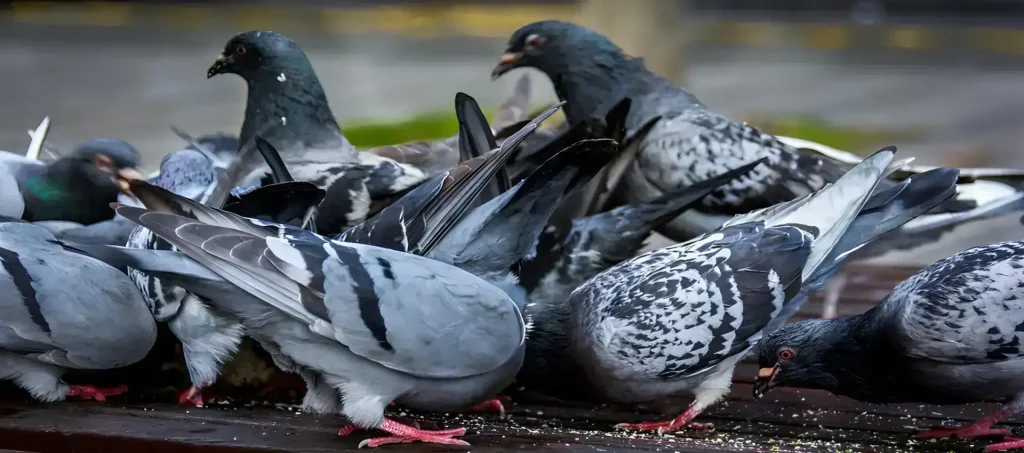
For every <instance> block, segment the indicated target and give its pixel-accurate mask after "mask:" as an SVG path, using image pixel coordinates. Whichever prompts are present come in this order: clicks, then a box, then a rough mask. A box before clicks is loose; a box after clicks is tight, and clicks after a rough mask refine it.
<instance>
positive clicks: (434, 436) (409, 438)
mask: <svg viewBox="0 0 1024 453" xmlns="http://www.w3.org/2000/svg"><path fill="white" fill-rule="evenodd" d="M377 429H379V430H381V431H385V432H387V433H388V434H391V436H389V437H374V438H370V439H365V440H363V441H362V442H360V443H359V448H363V447H369V448H374V447H379V446H381V445H388V444H398V443H403V444H404V443H409V442H416V441H419V442H423V443H430V444H445V445H469V443H467V442H466V441H464V440H461V439H453V437H459V436H462V435H464V434H466V429H465V428H457V429H449V430H444V431H425V430H420V429H416V428H413V427H411V426H408V425H403V424H401V423H398V422H396V421H394V420H391V419H389V418H385V419H384V422H383V423H381V424H380V426H378V427H377ZM350 432H351V431H350ZM339 434H340V432H339Z"/></svg>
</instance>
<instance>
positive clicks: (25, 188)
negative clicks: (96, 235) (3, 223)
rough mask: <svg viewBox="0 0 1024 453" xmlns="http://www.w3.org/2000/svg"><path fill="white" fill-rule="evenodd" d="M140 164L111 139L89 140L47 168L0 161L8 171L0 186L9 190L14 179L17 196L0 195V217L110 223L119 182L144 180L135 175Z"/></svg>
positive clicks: (135, 154)
mask: <svg viewBox="0 0 1024 453" xmlns="http://www.w3.org/2000/svg"><path fill="white" fill-rule="evenodd" d="M5 154H8V153H5ZM140 160H141V159H140V155H139V152H138V151H137V150H136V149H135V147H133V146H131V145H130V144H128V143H125V142H123V141H121V140H114V139H93V140H89V141H87V142H84V143H81V144H79V145H78V146H77V147H76V148H75V149H74V150H73V151H72V152H71V153H69V154H68V155H66V156H63V157H61V158H59V159H57V160H54V161H52V162H46V163H44V162H42V161H39V160H32V159H26V158H23V157H22V156H16V155H14V156H5V157H4V158H3V159H2V160H0V162H2V164H3V165H4V167H6V170H7V171H6V172H4V173H0V177H2V178H3V179H4V181H3V182H0V184H2V185H3V186H4V187H7V186H10V188H12V189H13V188H14V185H12V184H11V178H13V180H14V183H15V184H16V185H17V191H8V190H5V191H4V192H3V194H2V195H0V203H2V204H3V205H4V207H2V208H0V212H3V213H4V215H7V216H9V217H16V218H21V219H24V220H27V221H30V222H38V221H64V222H74V223H77V224H81V225H90V224H93V223H97V222H102V221H104V220H110V219H112V218H113V217H114V211H113V210H112V209H110V203H113V202H115V201H117V199H118V194H119V193H121V192H123V191H124V188H123V186H122V182H123V181H125V180H127V179H141V178H142V177H143V176H142V174H141V173H139V172H138V170H137V167H138V165H139V161H140ZM19 197H20V198H21V200H20V202H19V200H17V198H19ZM16 205H21V206H22V213H21V214H20V215H14V212H15V211H16V210H17V209H16ZM10 206H15V209H12V208H11V207H10Z"/></svg>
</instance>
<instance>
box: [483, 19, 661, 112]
mask: <svg viewBox="0 0 1024 453" xmlns="http://www.w3.org/2000/svg"><path fill="white" fill-rule="evenodd" d="M522 67H531V68H535V69H538V70H540V71H541V72H543V73H544V74H545V75H547V76H548V78H550V79H551V83H552V84H553V85H554V87H555V92H556V93H557V94H558V98H559V99H561V100H563V101H567V104H566V106H565V114H566V117H567V118H568V120H569V122H570V124H576V123H577V122H579V121H582V120H585V119H587V118H591V117H603V115H604V112H605V111H607V110H608V109H609V108H610V107H611V106H612V105H614V103H615V102H617V101H618V100H619V99H621V98H622V97H625V96H628V95H629V94H630V93H629V90H630V89H631V87H632V86H633V84H635V83H643V81H644V80H646V79H647V78H649V77H651V76H652V74H651V73H649V72H648V71H647V70H646V68H645V67H644V64H643V61H642V60H640V59H638V58H633V57H630V56H629V55H627V54H626V53H625V52H624V51H623V50H622V49H620V48H619V47H618V46H616V45H615V44H614V43H613V42H612V41H611V40H609V39H608V38H606V37H604V36H602V35H601V34H599V33H597V32H595V31H593V30H590V29H588V28H586V27H583V26H580V25H576V24H572V23H568V22H561V21H556V20H547V21H541V22H534V23H532V24H529V25H526V26H523V27H522V28H520V29H519V30H516V31H515V33H513V34H512V37H511V38H509V40H508V45H507V47H506V48H505V53H504V54H503V55H502V56H501V60H500V61H499V62H498V65H497V66H496V67H495V68H494V70H493V71H492V72H491V77H492V78H493V79H497V78H498V77H501V76H502V75H504V74H505V73H507V72H509V71H511V70H513V69H515V68H522ZM612 98H614V100H609V99H612Z"/></svg>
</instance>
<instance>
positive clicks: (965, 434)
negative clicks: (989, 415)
mask: <svg viewBox="0 0 1024 453" xmlns="http://www.w3.org/2000/svg"><path fill="white" fill-rule="evenodd" d="M1009 435H1010V430H1009V429H992V428H991V427H988V426H979V425H977V424H971V425H967V426H963V427H960V428H935V429H929V430H925V431H921V432H918V433H917V437H921V438H926V439H943V438H947V437H954V438H957V439H977V438H979V437H1007V436H1009Z"/></svg>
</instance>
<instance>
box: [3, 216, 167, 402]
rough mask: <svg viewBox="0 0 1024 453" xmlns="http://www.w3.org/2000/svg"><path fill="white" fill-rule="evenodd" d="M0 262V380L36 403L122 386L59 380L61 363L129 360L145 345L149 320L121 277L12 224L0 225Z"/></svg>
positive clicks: (35, 230)
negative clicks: (22, 392)
mask: <svg viewBox="0 0 1024 453" xmlns="http://www.w3.org/2000/svg"><path fill="white" fill-rule="evenodd" d="M0 266H2V268H0V289H2V293H3V295H4V296H3V297H2V298H0V379H3V380H11V381H14V383H15V384H17V385H18V386H19V387H21V388H23V389H25V390H27V391H28V392H29V393H30V394H31V395H32V397H34V398H35V399H38V400H40V401H58V400H63V399H64V398H66V397H69V396H73V397H81V398H87V399H96V400H100V401H103V400H105V399H106V397H107V396H111V395H117V394H120V393H123V392H125V391H127V388H126V387H124V386H120V387H117V388H97V387H94V386H90V385H68V384H65V383H64V382H63V381H62V380H61V376H62V375H63V374H64V371H65V370H66V369H69V368H70V369H82V370H104V369H111V368H119V367H123V366H127V365H131V364H133V363H135V362H138V361H140V360H142V359H143V358H144V357H145V356H146V354H147V353H148V352H149V350H150V349H151V348H152V347H153V344H154V343H155V342H156V323H154V322H153V316H152V315H151V314H150V312H149V310H148V309H147V308H146V302H145V301H144V300H143V298H142V295H141V294H139V291H138V290H137V289H136V288H135V285H134V284H132V282H131V280H129V279H128V277H127V276H125V275H124V274H123V273H121V272H120V271H118V270H117V269H114V268H112V267H110V266H107V265H106V264H104V263H102V262H100V261H97V260H95V259H93V258H90V257H87V256H83V255H80V254H77V253H73V252H70V251H67V250H65V249H64V248H62V247H61V245H59V244H58V243H57V242H56V240H55V238H54V236H53V235H52V234H51V233H50V232H49V231H47V230H45V229H44V228H42V227H39V226H36V225H32V224H29V223H20V222H7V223H0Z"/></svg>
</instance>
